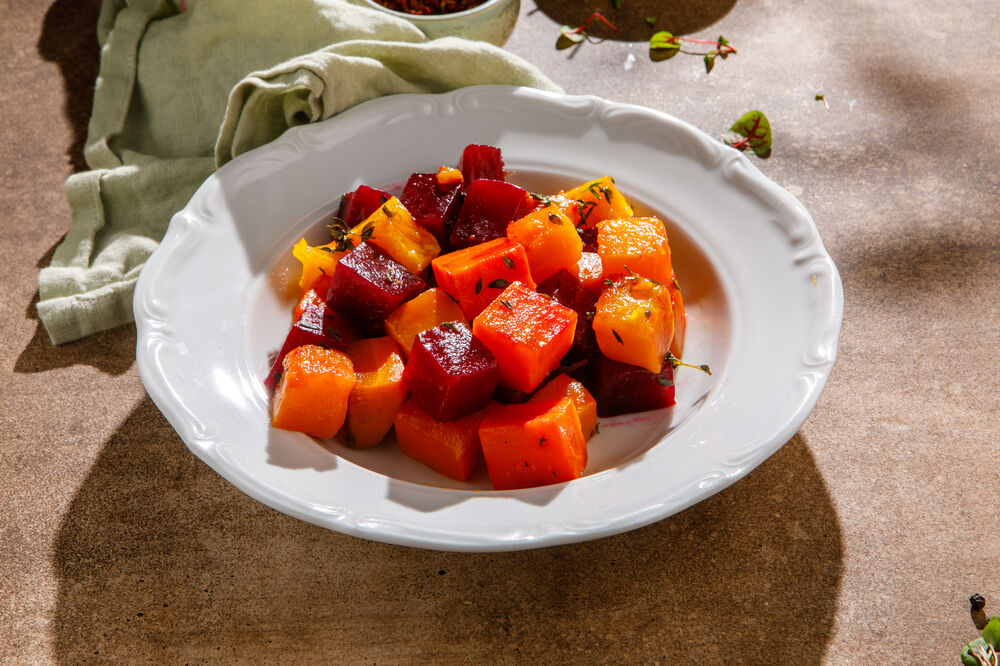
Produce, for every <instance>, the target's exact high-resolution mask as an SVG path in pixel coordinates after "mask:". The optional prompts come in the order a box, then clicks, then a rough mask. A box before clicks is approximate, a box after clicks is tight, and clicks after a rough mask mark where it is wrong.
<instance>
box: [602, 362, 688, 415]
mask: <svg viewBox="0 0 1000 666" xmlns="http://www.w3.org/2000/svg"><path fill="white" fill-rule="evenodd" d="M588 374H589V377H588V379H589V382H588V383H589V384H590V385H589V386H588V388H589V389H590V392H591V394H593V396H594V399H595V400H597V414H598V416H615V415H617V414H631V413H633V412H645V411H648V410H650V409H661V408H663V407H671V406H672V405H673V404H674V402H675V400H674V366H673V365H672V364H670V363H664V364H663V370H661V371H660V373H659V374H657V373H654V372H650V371H649V370H646V369H645V368H640V367H638V366H635V365H629V364H628V363H619V362H618V361H612V360H611V359H609V358H607V357H605V356H604V355H602V354H600V353H598V354H595V355H594V356H593V358H591V359H590V365H589V366H588Z"/></svg>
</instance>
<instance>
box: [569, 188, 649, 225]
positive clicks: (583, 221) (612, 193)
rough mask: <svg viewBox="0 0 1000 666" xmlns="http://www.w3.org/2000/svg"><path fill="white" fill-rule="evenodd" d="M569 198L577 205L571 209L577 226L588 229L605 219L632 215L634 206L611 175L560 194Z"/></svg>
mask: <svg viewBox="0 0 1000 666" xmlns="http://www.w3.org/2000/svg"><path fill="white" fill-rule="evenodd" d="M560 198H563V199H569V200H571V201H572V202H575V203H576V205H575V206H573V208H572V209H571V212H570V214H571V216H572V217H573V222H574V223H575V224H576V226H578V227H580V228H581V229H587V228H590V227H592V226H594V225H595V224H597V223H598V222H602V221H604V220H615V219H618V218H622V217H632V216H633V215H634V213H633V212H632V206H630V205H629V203H628V200H626V199H625V197H624V196H623V195H622V193H621V192H619V191H618V188H617V187H615V181H614V179H613V178H611V177H609V176H604V177H603V178H598V179H597V180H591V181H588V182H586V183H584V184H582V185H580V186H578V187H574V188H573V189H572V190H569V191H568V192H563V193H562V194H561V196H560Z"/></svg>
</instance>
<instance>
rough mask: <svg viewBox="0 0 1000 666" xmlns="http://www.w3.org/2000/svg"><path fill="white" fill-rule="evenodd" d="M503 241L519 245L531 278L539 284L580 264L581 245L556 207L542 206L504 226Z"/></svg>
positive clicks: (568, 222) (573, 230) (569, 222)
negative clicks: (505, 229) (508, 240)
mask: <svg viewBox="0 0 1000 666" xmlns="http://www.w3.org/2000/svg"><path fill="white" fill-rule="evenodd" d="M507 238H509V239H510V240H512V241H514V242H515V243H520V244H521V245H522V246H523V247H524V253H525V254H526V255H527V257H528V266H529V267H530V269H531V277H532V279H534V280H535V281H536V282H538V283H539V284H541V283H542V282H545V280H546V279H548V278H549V277H550V276H551V275H554V274H556V273H557V272H559V270H560V269H563V268H565V269H566V270H568V271H570V272H572V271H573V269H574V268H575V267H576V264H577V262H578V261H579V260H580V254H581V253H582V251H583V241H582V240H581V239H580V234H579V232H577V230H576V227H575V226H574V224H573V221H572V220H571V219H570V218H569V217H568V216H567V215H566V214H565V213H563V212H562V211H561V210H560V208H559V206H546V207H545V208H540V209H538V210H536V211H533V212H531V213H528V214H527V215H525V216H524V217H522V218H520V219H518V220H514V221H513V222H511V223H510V224H508V225H507Z"/></svg>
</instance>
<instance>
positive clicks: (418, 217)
mask: <svg viewBox="0 0 1000 666" xmlns="http://www.w3.org/2000/svg"><path fill="white" fill-rule="evenodd" d="M456 173H458V172H456ZM458 176H459V178H458V180H451V181H448V180H445V182H443V183H442V182H441V180H442V179H440V178H438V174H436V173H415V174H413V175H412V176H410V178H409V180H407V181H406V186H405V187H404V188H403V193H402V194H400V195H399V200H400V201H402V202H403V205H404V206H406V210H408V211H410V214H411V215H412V216H413V221H414V222H416V223H417V224H419V225H420V226H421V227H423V228H424V229H427V230H428V231H430V232H431V233H432V234H434V237H435V238H436V239H437V240H438V242H439V243H440V242H443V241H444V240H445V239H447V237H448V226H449V225H450V224H451V223H452V222H453V221H454V219H455V216H456V215H457V214H458V208H459V205H460V204H461V200H462V197H461V193H462V179H461V173H458Z"/></svg>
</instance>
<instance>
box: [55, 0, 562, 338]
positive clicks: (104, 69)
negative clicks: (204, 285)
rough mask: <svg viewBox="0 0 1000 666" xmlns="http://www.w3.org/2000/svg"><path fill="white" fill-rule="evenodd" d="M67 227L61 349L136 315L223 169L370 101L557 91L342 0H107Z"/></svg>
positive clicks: (471, 48) (59, 273)
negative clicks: (502, 90)
mask: <svg viewBox="0 0 1000 666" xmlns="http://www.w3.org/2000/svg"><path fill="white" fill-rule="evenodd" d="M98 39H99V41H100V43H101V46H102V52H101V68H100V73H99V76H98V79H97V83H96V88H95V92H94V107H93V112H92V116H91V120H90V126H89V128H88V134H87V142H86V146H85V148H84V157H85V158H86V160H87V164H88V166H90V167H91V169H92V170H91V171H86V172H83V173H78V174H74V175H72V176H70V178H69V179H68V180H67V182H66V194H67V199H68V200H69V204H70V211H71V221H70V229H69V231H68V233H67V234H66V237H65V238H64V239H63V241H62V242H61V243H60V245H59V247H58V248H56V251H55V253H54V255H53V258H52V262H51V264H50V266H48V267H47V268H43V269H42V270H41V271H40V273H39V301H38V306H37V309H38V316H39V319H40V320H41V322H42V324H43V325H44V326H45V328H46V330H47V331H48V333H49V337H50V338H51V339H52V342H53V343H55V344H60V343H64V342H69V341H71V340H76V339H78V338H81V337H85V336H87V335H90V334H92V333H96V332H98V331H102V330H105V329H108V328H112V327H114V326H118V325H121V324H125V323H128V322H130V321H132V293H133V290H134V287H135V281H136V278H137V277H138V274H139V271H140V270H141V268H142V266H143V264H144V263H145V261H146V259H147V258H148V257H149V255H150V254H152V252H153V251H154V250H155V249H156V247H157V245H158V243H159V240H160V239H161V238H162V236H163V234H164V232H165V231H166V227H167V224H168V223H169V221H170V217H171V216H172V215H173V213H175V212H176V211H178V210H180V209H181V208H182V207H183V206H184V204H185V203H186V202H187V200H188V199H189V198H190V197H191V195H192V194H193V193H194V191H195V190H196V189H197V188H198V186H199V185H200V184H201V182H202V181H203V180H204V179H205V178H207V177H208V176H209V175H210V174H211V173H212V171H213V170H214V169H215V168H216V167H217V166H219V165H222V164H224V163H225V162H227V161H229V160H230V159H232V158H234V157H236V156H238V155H240V154H242V153H244V152H247V151H248V150H251V149H253V148H255V147H257V146H260V145H262V144H264V143H267V142H268V141H271V140H273V139H274V138H276V137H278V136H279V135H280V134H281V133H282V132H284V131H285V130H286V129H288V128H289V127H290V126H293V125H298V124H303V123H307V122H315V121H319V120H323V119H326V118H329V117H331V116H333V115H335V114H337V113H339V112H340V111H343V110H344V109H347V108H349V107H351V106H354V105H356V104H358V103H360V102H364V101H366V100H369V99H373V98H375V97H379V96H382V95H389V94H397V93H418V92H419V93H435V92H444V91H447V90H452V89H455V88H460V87H463V86H468V85H477V84H487V83H498V84H508V85H524V86H532V87H536V88H541V89H544V90H555V91H557V90H559V88H558V87H557V86H556V85H555V84H553V83H552V82H551V81H550V80H549V79H547V78H546V77H545V76H544V75H543V74H542V73H541V72H539V71H538V70H537V69H536V68H535V67H533V66H532V65H530V64H528V63H526V62H525V61H523V60H521V59H519V58H517V57H516V56H513V55H512V54H510V53H508V52H506V51H504V50H502V49H500V48H497V47H495V46H492V45H490V44H487V43H485V42H474V41H468V40H463V39H458V38H445V39H438V40H433V41H428V40H427V39H426V37H424V35H423V34H422V33H421V32H420V31H419V30H417V29H416V28H414V27H413V26H412V25H411V24H410V23H408V22H407V21H404V20H401V19H397V18H395V17H392V16H389V15H386V14H383V13H381V12H377V11H374V10H371V9H368V8H365V7H358V6H355V5H353V4H351V3H350V2H348V1H347V0H282V2H271V1H270V0H187V2H186V3H185V2H183V1H181V0H105V1H104V4H103V6H102V9H101V17H100V20H99V22H98Z"/></svg>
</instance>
